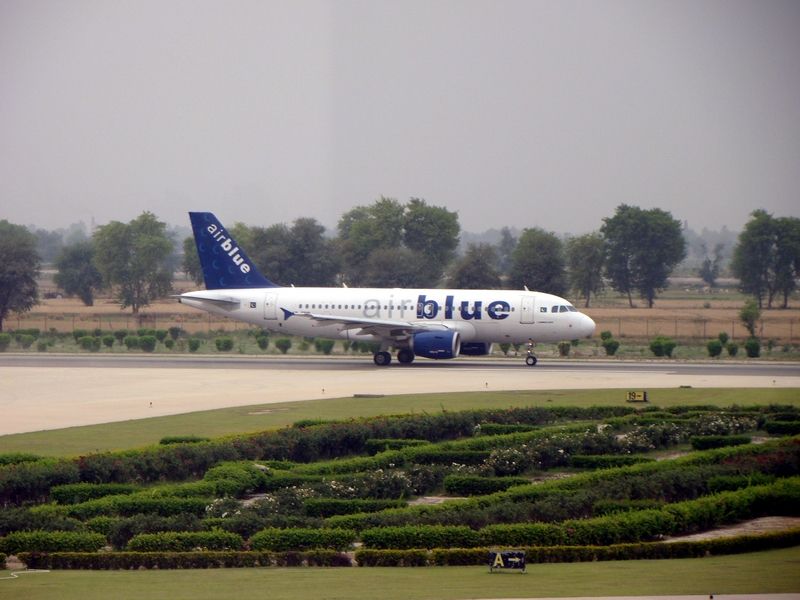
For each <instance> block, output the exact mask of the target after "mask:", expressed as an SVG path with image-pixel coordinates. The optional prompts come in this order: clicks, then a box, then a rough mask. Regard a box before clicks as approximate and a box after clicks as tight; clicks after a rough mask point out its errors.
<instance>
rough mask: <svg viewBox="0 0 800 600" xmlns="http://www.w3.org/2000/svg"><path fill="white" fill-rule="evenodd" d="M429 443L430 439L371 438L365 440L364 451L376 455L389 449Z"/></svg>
mask: <svg viewBox="0 0 800 600" xmlns="http://www.w3.org/2000/svg"><path fill="white" fill-rule="evenodd" d="M428 444H430V442H429V441H428V440H415V439H410V440H396V439H391V438H389V439H370V440H367V441H366V442H364V452H366V453H367V454H369V455H375V454H378V453H379V452H386V451H387V450H400V449H401V448H408V447H410V446H427V445H428Z"/></svg>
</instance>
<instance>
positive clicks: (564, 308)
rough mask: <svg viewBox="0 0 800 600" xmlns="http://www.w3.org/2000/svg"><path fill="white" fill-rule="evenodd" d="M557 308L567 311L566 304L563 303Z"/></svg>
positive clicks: (560, 310)
mask: <svg viewBox="0 0 800 600" xmlns="http://www.w3.org/2000/svg"><path fill="white" fill-rule="evenodd" d="M558 308H559V312H569V310H568V309H567V307H566V306H564V305H563V304H562V305H561V306H559V307H558Z"/></svg>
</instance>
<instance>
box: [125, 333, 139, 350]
mask: <svg viewBox="0 0 800 600" xmlns="http://www.w3.org/2000/svg"><path fill="white" fill-rule="evenodd" d="M124 343H125V347H126V348H128V350H133V349H134V348H138V347H139V337H138V336H135V335H127V336H125V340H124Z"/></svg>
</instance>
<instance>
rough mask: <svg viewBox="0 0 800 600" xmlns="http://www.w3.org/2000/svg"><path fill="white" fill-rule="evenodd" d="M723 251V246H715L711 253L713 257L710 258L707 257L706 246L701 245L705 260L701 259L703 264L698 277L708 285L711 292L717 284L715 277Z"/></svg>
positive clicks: (717, 274)
mask: <svg viewBox="0 0 800 600" xmlns="http://www.w3.org/2000/svg"><path fill="white" fill-rule="evenodd" d="M724 249H725V245H724V244H716V245H715V246H714V252H713V255H714V257H713V258H711V257H710V256H709V255H708V251H707V249H706V245H705V244H703V253H704V254H705V258H704V259H703V264H702V265H701V267H700V270H699V272H698V275H700V278H701V279H702V280H703V281H705V282H706V283H707V284H708V287H709V288H711V290H712V291H713V290H714V286H715V285H716V283H717V277H719V270H720V267H721V264H722V251H723V250H724Z"/></svg>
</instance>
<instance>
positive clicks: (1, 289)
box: [0, 219, 41, 331]
mask: <svg viewBox="0 0 800 600" xmlns="http://www.w3.org/2000/svg"><path fill="white" fill-rule="evenodd" d="M40 266H41V260H40V258H39V255H38V253H37V252H36V236H34V235H33V234H32V233H31V232H29V231H28V230H27V229H26V228H25V227H23V226H22V225H14V224H13V223H9V222H8V221H6V220H5V219H3V220H2V221H0V331H3V321H4V320H5V319H6V317H7V316H8V314H9V313H10V312H11V311H14V312H25V311H28V310H30V309H31V308H32V307H33V306H34V305H35V304H36V302H37V299H38V298H37V297H38V286H37V284H36V278H37V277H38V276H39V268H40Z"/></svg>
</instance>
